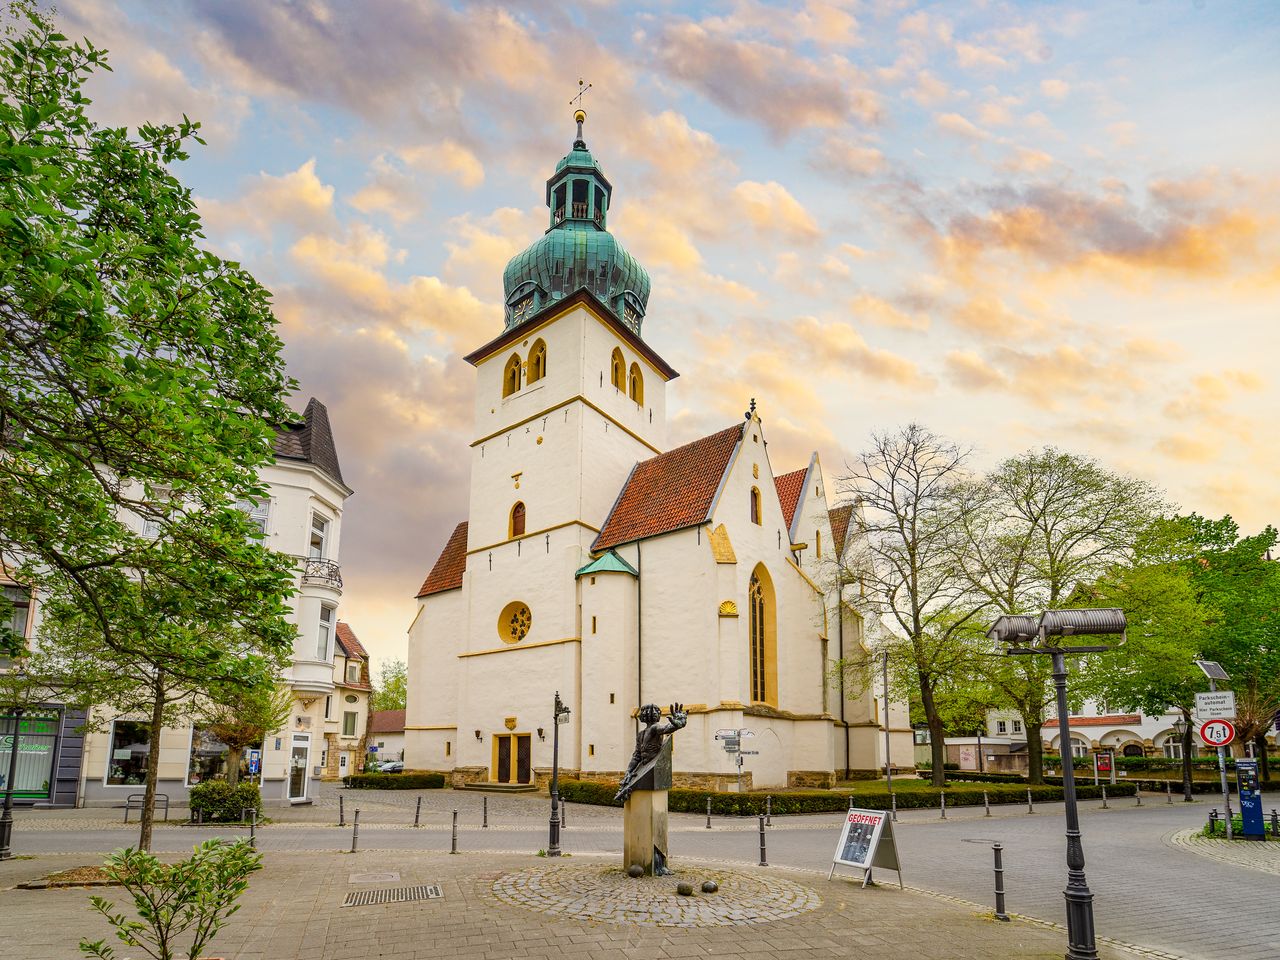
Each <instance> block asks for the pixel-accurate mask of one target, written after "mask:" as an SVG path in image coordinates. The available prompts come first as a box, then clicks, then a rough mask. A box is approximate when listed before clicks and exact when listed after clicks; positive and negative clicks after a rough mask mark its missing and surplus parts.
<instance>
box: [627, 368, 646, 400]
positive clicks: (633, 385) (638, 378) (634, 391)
mask: <svg viewBox="0 0 1280 960" xmlns="http://www.w3.org/2000/svg"><path fill="white" fill-rule="evenodd" d="M627 395H628V396H629V397H631V399H632V400H634V401H635V402H636V403H638V404H640V405H642V406H643V405H644V376H643V375H642V374H641V373H640V364H638V363H633V364H632V365H631V377H630V380H629V389H628V390H627Z"/></svg>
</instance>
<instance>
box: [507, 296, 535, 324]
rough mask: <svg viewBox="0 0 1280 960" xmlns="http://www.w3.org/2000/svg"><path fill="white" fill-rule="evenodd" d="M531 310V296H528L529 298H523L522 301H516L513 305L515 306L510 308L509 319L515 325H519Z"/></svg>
mask: <svg viewBox="0 0 1280 960" xmlns="http://www.w3.org/2000/svg"><path fill="white" fill-rule="evenodd" d="M532 309H533V294H529V296H527V297H525V298H524V299H523V300H520V301H518V302H517V303H516V304H515V306H513V307H512V308H511V319H512V320H514V321H515V322H516V323H520V322H521V321H522V320H524V318H525V317H527V316H528V315H529V313H530V311H531V310H532Z"/></svg>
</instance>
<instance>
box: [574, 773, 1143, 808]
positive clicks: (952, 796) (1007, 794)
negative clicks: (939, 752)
mask: <svg viewBox="0 0 1280 960" xmlns="http://www.w3.org/2000/svg"><path fill="white" fill-rule="evenodd" d="M983 789H984V788H982V787H979V786H977V785H976V784H974V785H969V784H952V785H949V786H948V787H947V788H946V794H947V806H949V807H950V806H961V807H963V806H977V805H979V804H981V803H982V792H983ZM985 789H986V791H987V795H988V798H989V799H990V801H991V802H992V803H1025V802H1026V800H1027V788H1026V787H1024V786H1015V785H1013V784H995V785H992V786H990V787H987V788H985ZM617 791H618V785H617V784H616V783H607V782H602V781H597V780H565V781H562V782H561V784H560V795H561V796H562V797H564V798H565V799H566V800H571V801H573V802H574V803H593V804H598V805H601V806H614V807H620V806H622V804H620V803H615V802H614V799H613V795H614V794H615V793H617ZM1135 792H1136V788H1135V786H1134V785H1133V784H1131V783H1119V784H1116V785H1115V786H1114V787H1112V786H1110V785H1108V790H1107V795H1108V796H1110V797H1131V796H1133V795H1134V793H1135ZM895 795H896V796H897V801H898V808H899V809H903V810H905V809H909V808H912V807H936V806H939V801H938V791H936V790H917V789H913V790H899V791H895ZM1076 795H1077V796H1079V797H1080V798H1081V799H1082V800H1090V799H1096V798H1098V797H1101V796H1102V790H1101V788H1100V787H1095V786H1093V785H1089V786H1084V785H1078V786H1077V787H1076ZM766 796H768V797H772V802H771V809H772V811H773V812H774V813H828V812H836V811H840V810H846V809H848V807H849V794H847V793H841V792H839V791H836V790H812V791H804V792H800V791H789V790H779V791H777V792H775V793H770V792H769V791H764V790H760V791H755V792H752V793H713V792H711V791H708V790H686V789H682V788H679V787H677V788H673V789H672V790H671V791H670V792H669V793H668V794H667V808H668V809H669V810H672V811H674V812H678V813H706V812H707V800H708V799H710V801H711V812H712V813H713V814H717V815H719V816H751V817H754V816H759V815H760V814H762V813H764V812H765V797H766ZM1031 796H1032V798H1033V799H1035V800H1039V801H1042V802H1048V801H1053V800H1061V799H1062V788H1061V787H1058V786H1041V787H1032V788H1031ZM853 802H854V806H857V807H865V808H870V809H873V810H879V809H884V810H887V809H889V807H890V806H891V805H892V800H891V799H890V797H889V792H888V791H887V790H884V791H877V792H873V793H855V794H854V795H853Z"/></svg>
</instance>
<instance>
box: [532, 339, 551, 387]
mask: <svg viewBox="0 0 1280 960" xmlns="http://www.w3.org/2000/svg"><path fill="white" fill-rule="evenodd" d="M546 375H547V345H546V344H545V343H544V342H543V341H542V340H536V341H534V344H533V349H532V350H530V351H529V382H530V383H537V382H538V381H539V380H541V379H542V378H543V377H545V376H546Z"/></svg>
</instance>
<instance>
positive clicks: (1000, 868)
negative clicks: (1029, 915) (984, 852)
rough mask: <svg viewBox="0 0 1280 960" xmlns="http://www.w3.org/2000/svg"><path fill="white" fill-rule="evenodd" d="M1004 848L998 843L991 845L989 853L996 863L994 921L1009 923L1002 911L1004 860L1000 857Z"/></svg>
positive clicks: (1006, 914)
mask: <svg viewBox="0 0 1280 960" xmlns="http://www.w3.org/2000/svg"><path fill="white" fill-rule="evenodd" d="M1003 850H1004V846H1003V845H1001V844H1000V843H999V842H998V841H997V842H996V843H993V844H992V845H991V853H992V855H993V856H994V857H995V861H996V919H997V920H1003V921H1004V922H1006V923H1008V922H1009V914H1008V913H1006V912H1005V909H1004V858H1003V857H1002V856H1001V853H1002V851H1003Z"/></svg>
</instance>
